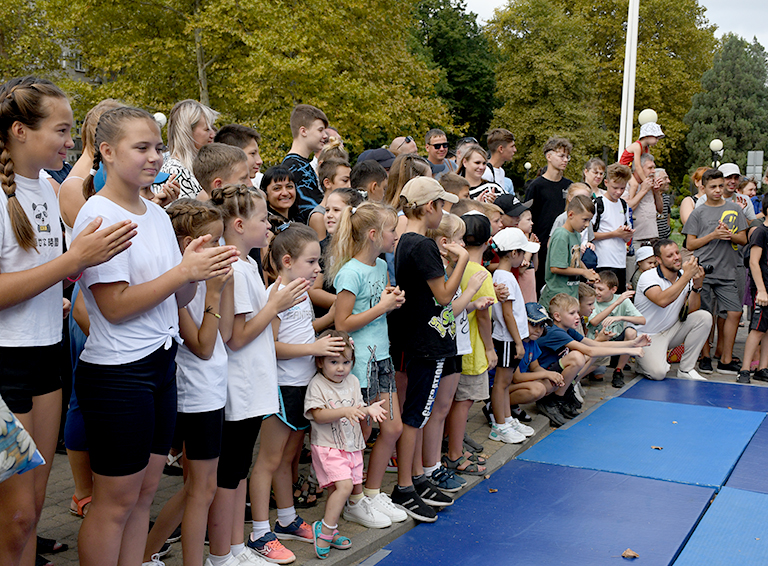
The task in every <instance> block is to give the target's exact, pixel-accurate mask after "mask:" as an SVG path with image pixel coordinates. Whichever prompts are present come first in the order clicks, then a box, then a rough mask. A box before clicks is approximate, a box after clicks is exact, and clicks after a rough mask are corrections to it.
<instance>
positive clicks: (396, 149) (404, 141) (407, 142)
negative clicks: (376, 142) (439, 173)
mask: <svg viewBox="0 0 768 566" xmlns="http://www.w3.org/2000/svg"><path fill="white" fill-rule="evenodd" d="M389 151H391V152H392V153H394V154H395V156H398V155H402V154H403V153H418V151H419V146H418V145H416V141H415V140H414V139H413V138H412V137H411V136H397V137H396V138H395V139H393V140H392V143H390V144H389Z"/></svg>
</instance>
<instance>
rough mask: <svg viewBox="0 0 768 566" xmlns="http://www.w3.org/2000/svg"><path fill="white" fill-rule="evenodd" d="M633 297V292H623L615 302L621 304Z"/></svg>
mask: <svg viewBox="0 0 768 566" xmlns="http://www.w3.org/2000/svg"><path fill="white" fill-rule="evenodd" d="M634 296H635V292H634V291H624V292H623V293H622V294H621V295H619V298H618V299H617V300H616V302H617V303H623V302H624V301H626V300H627V299H631V298H632V297H634Z"/></svg>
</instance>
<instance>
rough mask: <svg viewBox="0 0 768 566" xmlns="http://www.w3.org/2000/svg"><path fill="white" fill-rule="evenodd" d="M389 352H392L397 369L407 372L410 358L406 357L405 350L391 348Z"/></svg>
mask: <svg viewBox="0 0 768 566" xmlns="http://www.w3.org/2000/svg"><path fill="white" fill-rule="evenodd" d="M389 353H390V354H392V363H393V364H394V366H395V371H399V372H402V373H405V366H406V365H408V364H407V362H408V360H407V359H406V358H405V352H403V351H402V350H396V349H394V348H391V349H390V350H389Z"/></svg>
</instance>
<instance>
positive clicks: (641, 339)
mask: <svg viewBox="0 0 768 566" xmlns="http://www.w3.org/2000/svg"><path fill="white" fill-rule="evenodd" d="M632 345H633V346H638V347H640V348H643V347H645V346H650V345H651V337H650V336H648V335H647V334H641V335H640V336H638V337H637V338H635V339H634V340H633V341H632Z"/></svg>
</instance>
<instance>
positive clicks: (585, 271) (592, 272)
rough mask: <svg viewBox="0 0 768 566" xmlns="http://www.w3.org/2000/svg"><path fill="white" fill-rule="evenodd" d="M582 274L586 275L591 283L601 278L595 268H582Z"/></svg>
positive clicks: (585, 277)
mask: <svg viewBox="0 0 768 566" xmlns="http://www.w3.org/2000/svg"><path fill="white" fill-rule="evenodd" d="M581 276H582V277H584V279H586V280H587V281H589V282H590V283H595V282H596V281H598V280H599V279H600V276H599V275H598V274H597V272H596V271H595V270H594V269H582V270H581Z"/></svg>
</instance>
